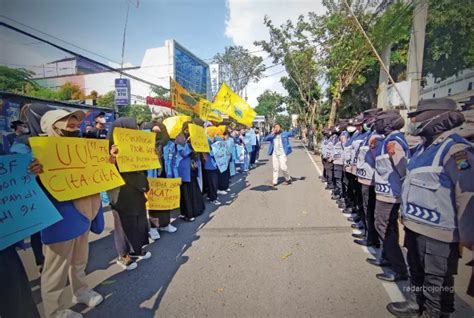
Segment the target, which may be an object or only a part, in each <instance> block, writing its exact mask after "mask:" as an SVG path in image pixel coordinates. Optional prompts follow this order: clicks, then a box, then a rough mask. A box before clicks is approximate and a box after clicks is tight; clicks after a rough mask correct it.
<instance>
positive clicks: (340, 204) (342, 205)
mask: <svg viewBox="0 0 474 318" xmlns="http://www.w3.org/2000/svg"><path fill="white" fill-rule="evenodd" d="M337 207H338V208H339V209H341V210H345V209H346V205H345V204H344V203H338V205H337Z"/></svg>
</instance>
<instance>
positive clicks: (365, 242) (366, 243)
mask: <svg viewBox="0 0 474 318" xmlns="http://www.w3.org/2000/svg"><path fill="white" fill-rule="evenodd" d="M354 243H356V244H359V245H362V246H367V247H375V248H379V247H380V245H379V244H377V243H373V242H368V241H367V240H366V239H362V240H354Z"/></svg>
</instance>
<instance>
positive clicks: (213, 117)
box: [199, 98, 223, 123]
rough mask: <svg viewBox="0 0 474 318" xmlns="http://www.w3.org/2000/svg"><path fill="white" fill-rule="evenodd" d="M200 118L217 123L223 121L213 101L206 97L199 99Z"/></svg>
mask: <svg viewBox="0 0 474 318" xmlns="http://www.w3.org/2000/svg"><path fill="white" fill-rule="evenodd" d="M199 118H201V119H202V120H209V121H213V122H217V123H220V122H222V121H223V119H222V117H221V116H220V115H219V114H218V111H217V110H216V109H214V108H213V106H212V103H211V102H210V101H208V100H207V99H204V98H202V99H200V100H199Z"/></svg>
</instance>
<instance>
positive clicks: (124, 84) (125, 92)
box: [115, 78, 131, 106]
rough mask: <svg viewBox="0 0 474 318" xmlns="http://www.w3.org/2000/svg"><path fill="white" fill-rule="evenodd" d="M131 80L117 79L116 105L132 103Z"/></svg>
mask: <svg viewBox="0 0 474 318" xmlns="http://www.w3.org/2000/svg"><path fill="white" fill-rule="evenodd" d="M130 97H131V95H130V81H129V80H128V79H127V78H116V79H115V105H117V106H127V105H130Z"/></svg>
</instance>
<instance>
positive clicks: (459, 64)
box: [423, 0, 474, 79]
mask: <svg viewBox="0 0 474 318" xmlns="http://www.w3.org/2000/svg"><path fill="white" fill-rule="evenodd" d="M473 16H474V5H473V4H472V2H470V1H464V0H430V1H428V24H427V26H426V39H425V53H424V61H423V75H424V76H426V75H427V74H432V75H433V76H434V77H435V78H438V79H445V78H447V77H450V76H452V75H456V74H457V73H459V71H461V70H464V69H466V68H473V67H474V50H473V48H474V19H473Z"/></svg>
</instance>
